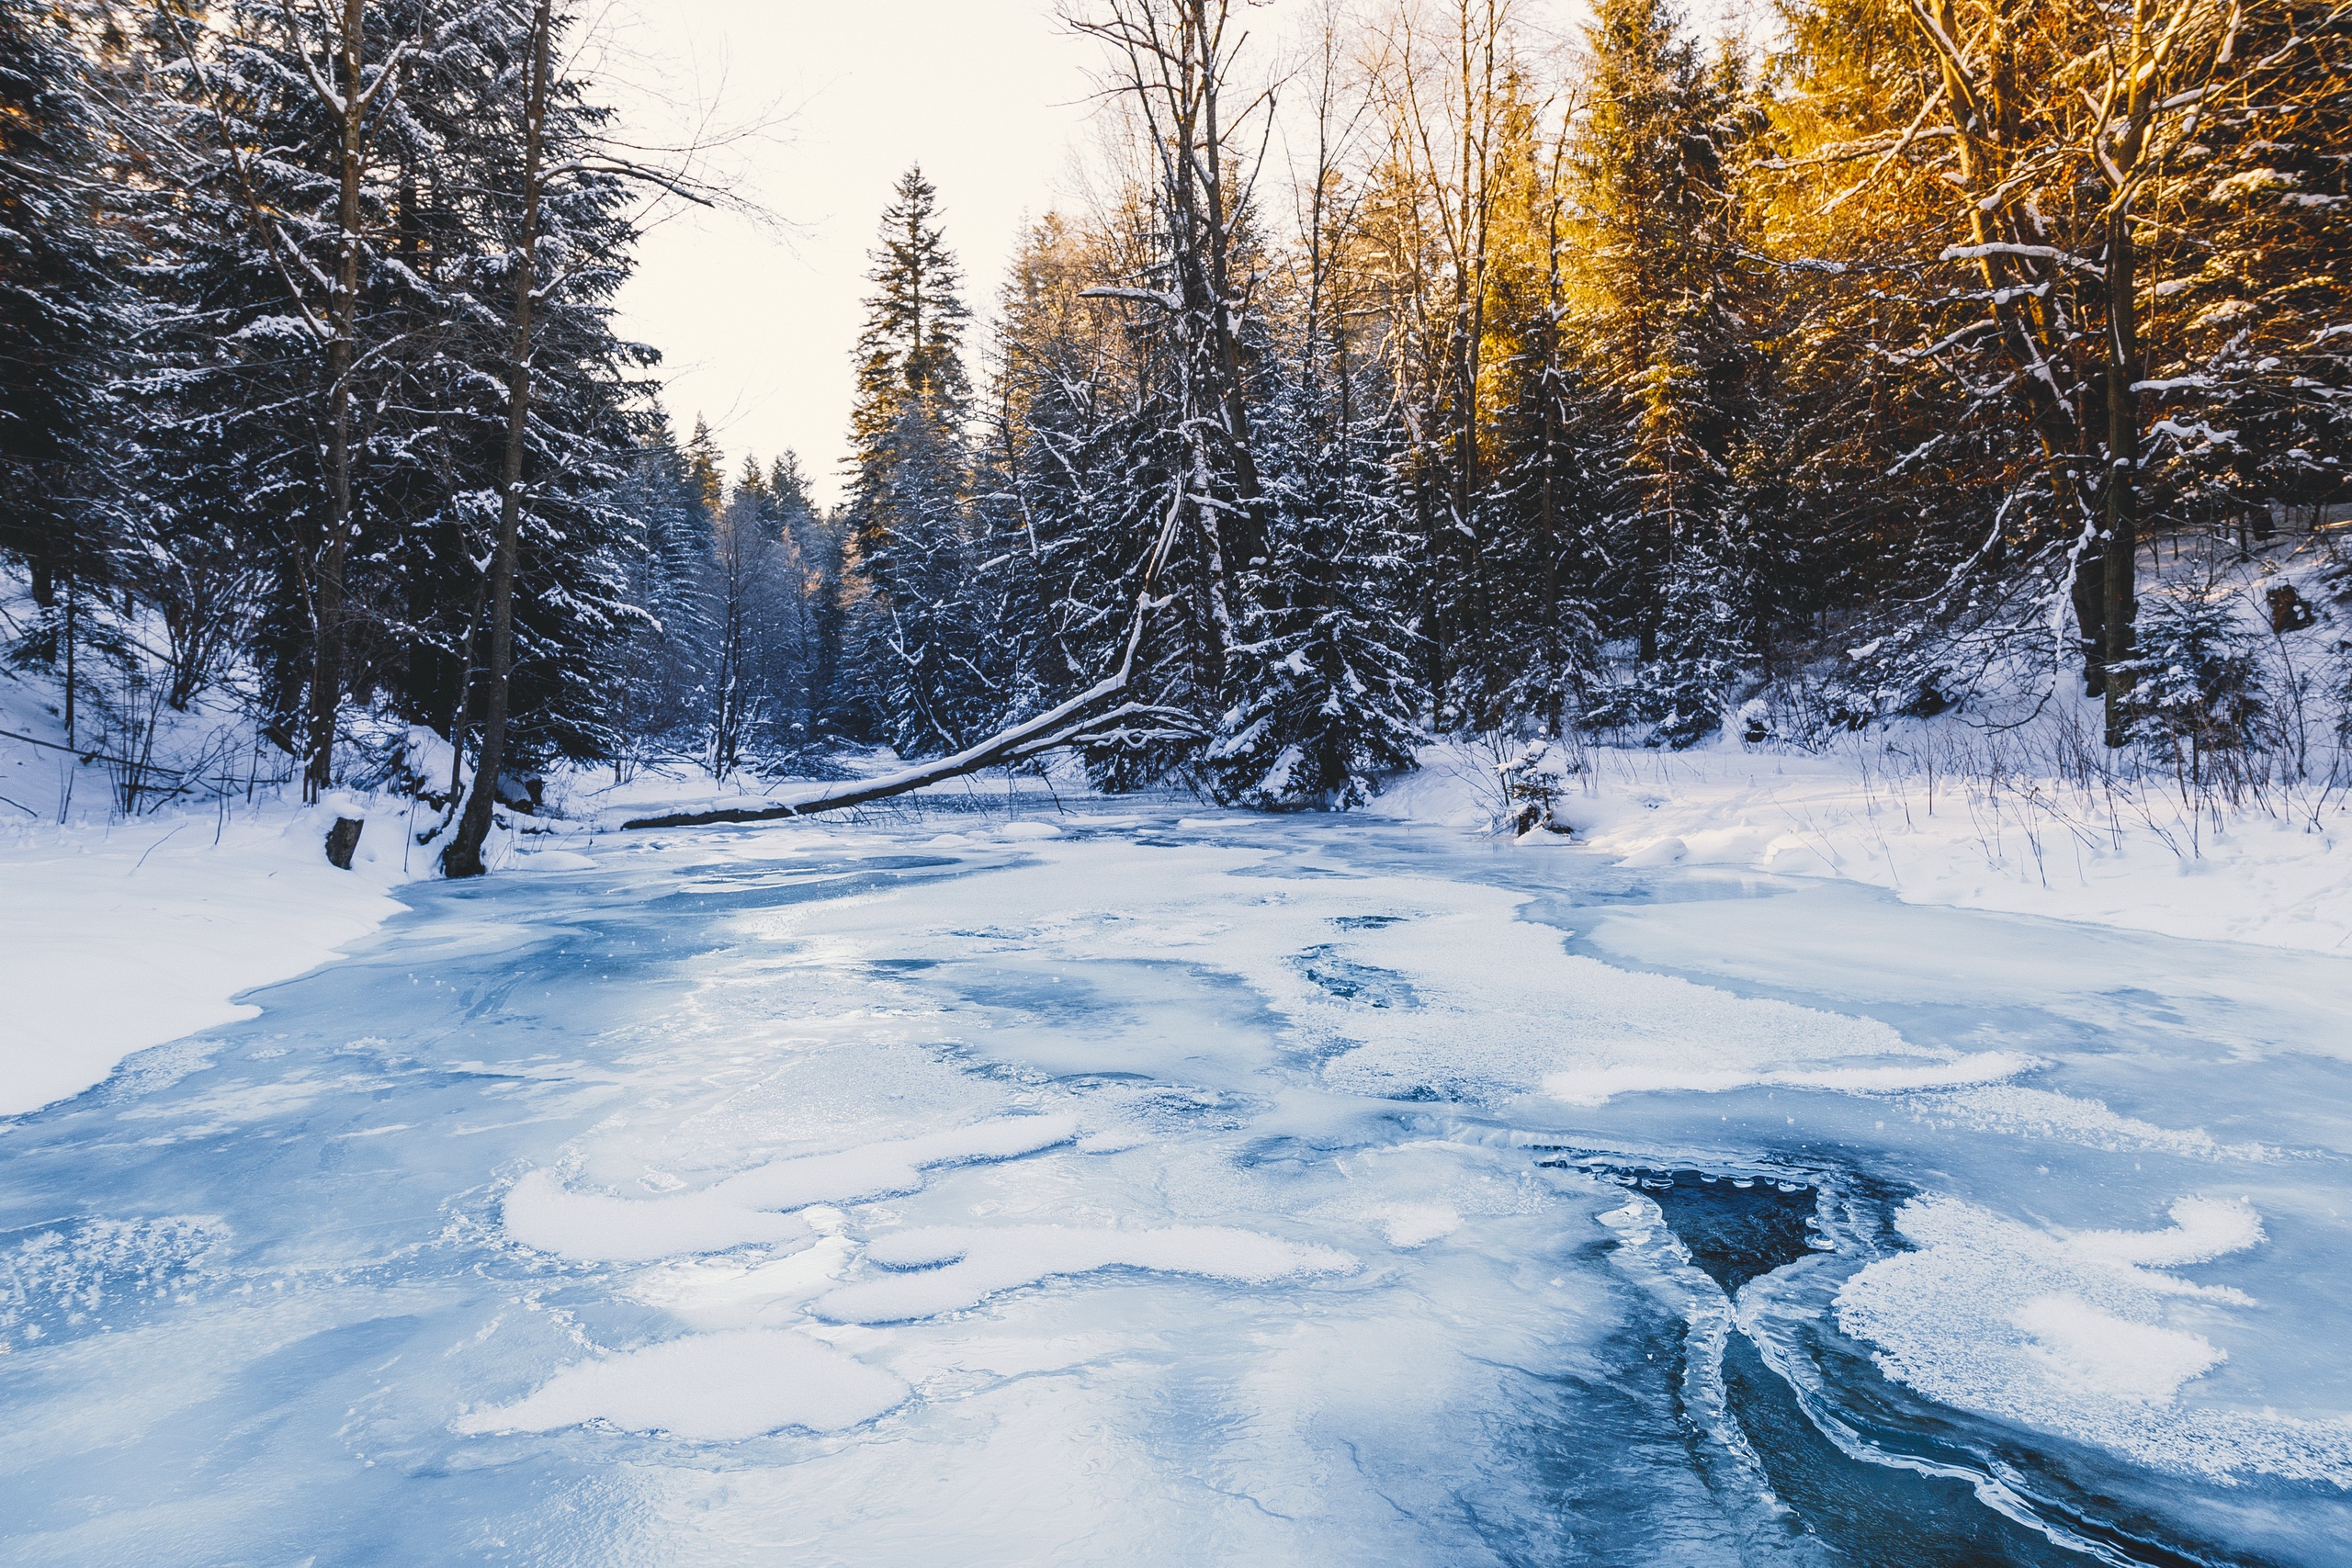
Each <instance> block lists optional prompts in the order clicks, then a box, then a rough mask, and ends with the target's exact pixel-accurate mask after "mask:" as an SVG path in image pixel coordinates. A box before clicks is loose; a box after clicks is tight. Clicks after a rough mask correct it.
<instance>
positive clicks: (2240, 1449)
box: [0, 802, 2352, 1568]
mask: <svg viewBox="0 0 2352 1568" xmlns="http://www.w3.org/2000/svg"><path fill="white" fill-rule="evenodd" d="M959 823H960V824H961V830H960V831H943V829H952V828H956V827H957V826H958V825H959ZM593 853H594V863H593V864H591V863H587V862H584V861H579V860H577V858H576V857H563V856H549V857H547V858H548V861H551V862H552V861H563V860H567V859H569V860H570V861H571V864H570V866H569V869H562V870H554V871H543V872H538V873H535V874H514V875H503V876H500V877H496V878H493V879H491V880H490V881H488V882H484V883H478V884H472V885H461V886H451V885H430V886H419V887H416V888H413V889H412V890H410V892H409V893H408V894H407V895H406V897H408V898H409V900H410V901H411V903H412V904H413V906H414V908H413V913H412V914H410V915H407V916H405V917H402V918H401V919H397V920H395V921H394V922H393V923H392V924H390V926H388V927H387V928H385V930H384V931H382V932H381V933H380V934H379V936H377V937H376V938H374V939H372V940H371V941H369V942H367V943H366V944H364V945H363V946H362V947H361V948H360V949H358V950H357V951H356V953H354V955H353V956H352V957H350V958H349V959H348V960H347V961H345V962H342V963H339V964H334V965H333V966H331V967H328V968H325V969H322V970H320V971H318V972H316V973H314V974H312V975H311V976H306V977H304V978H302V979H300V980H297V981H293V982H291V983H288V984H287V985H283V986H278V987H272V988H270V989H267V990H266V991H263V992H260V993H257V994H255V995H254V997H253V998H252V999H253V1000H254V1001H257V1002H259V1003H260V1004H261V1005H262V1006H263V1008H264V1009H265V1010H264V1012H263V1013H262V1015H261V1016H260V1017H258V1018H255V1019H254V1020H253V1021H250V1022H248V1023H243V1024H239V1025H235V1026H232V1027H229V1028H225V1029H220V1030H216V1031H212V1032H207V1033H205V1034H203V1035H200V1036H198V1037H195V1038H192V1039H189V1040H187V1041H184V1042H180V1043H175V1044H173V1045H169V1046H164V1047H162V1048H160V1049H157V1050H153V1051H150V1052H147V1053H145V1054H143V1055H140V1056H137V1057H134V1058H132V1059H131V1061H130V1063H128V1064H127V1065H126V1066H125V1067H124V1068H123V1070H122V1071H121V1072H119V1074H118V1075H117V1076H116V1077H114V1079H113V1080H111V1081H110V1082H109V1083H107V1084H106V1085H104V1086H102V1087H101V1088H99V1089H94V1090H92V1091H91V1092H89V1093H87V1094H85V1095H83V1096H82V1097H80V1098H79V1099H76V1100H70V1101H67V1102H65V1103H62V1104H60V1105H57V1106H53V1107H51V1109H49V1110H48V1111H43V1112H41V1113H40V1114H38V1115H34V1116H29V1117H25V1118H21V1119H19V1120H17V1121H16V1122H8V1123H0V1350H5V1352H6V1353H5V1354H0V1562H6V1563H25V1564H40V1565H43V1568H63V1565H69V1564H92V1565H97V1564H107V1565H118V1564H123V1563H155V1564H170V1565H182V1564H187V1565H196V1564H216V1563H217V1564H230V1563H237V1564H298V1563H312V1564H317V1565H320V1568H326V1565H333V1564H347V1563H386V1564H403V1565H406V1564H437V1563H478V1562H479V1563H492V1562H495V1563H508V1562H511V1563H583V1564H584V1563H598V1564H605V1563H612V1564H639V1563H644V1564H654V1563H660V1564H673V1563H674V1564H700V1563H745V1564H752V1563H758V1564H775V1563H790V1564H795V1565H803V1564H829V1563H842V1564H858V1565H861V1568H877V1565H878V1568H895V1565H898V1564H922V1565H925V1568H939V1565H957V1564H981V1563H1001V1564H1008V1565H1012V1564H1038V1563H1114V1562H1116V1563H1154V1562H1165V1563H1170V1564H1204V1563H1249V1564H1252V1565H1259V1564H1283V1563H1297V1564H1314V1565H1343V1564H1344V1565H1348V1568H1362V1565H1367V1564H1386V1563H1397V1564H1406V1563H1430V1564H1481V1563H1513V1564H1517V1563H1531V1564H1532V1563H1555V1562H1557V1563H1623V1564H1629V1565H1631V1564H1639V1565H1650V1564H1670V1565H1676V1568H1686V1565H1687V1568H1702V1565H1707V1564H1718V1563H1720V1564H1737V1563H1776V1562H1792V1563H1811V1562H1853V1563H1859V1564H1867V1565H1870V1568H1902V1565H1906V1564H1951V1565H1954V1568H1960V1565H1963V1564H1968V1565H1973V1564H1997V1563H2045V1562H2069V1563H2071V1562H2111V1563H2122V1562H2144V1563H2180V1562H2245V1563H2270V1562H2277V1563H2297V1564H2324V1563H2337V1564H2340V1563H2343V1562H2346V1561H2347V1560H2352V1547H2347V1546H2346V1542H2347V1541H2352V1506H2347V1503H2352V1490H2347V1488H2352V1355H2347V1354H2346V1350H2345V1347H2346V1346H2347V1345H2352V1223H2347V1217H2348V1216H2352V1167H2347V1164H2346V1155H2347V1153H2348V1152H2352V1117H2348V1116H2347V1109H2348V1108H2352V1023H2347V1021H2352V958H2338V957H2327V956H2313V955H2300V954H2293V953H2282V952H2274V951H2268V950H2262V949H2254V948H2233V947H2225V946H2220V945H2216V944H2210V943H2202V944H2200V943H2188V942H2176V941H2170V940H2167V939H2164V938H2159V937H2154V936H2145V935H2138V934H2129V933H2119V932H2112V931H2098V930H2094V929H2091V928H2086V927H2075V926H2065V925H2060V924H2055V923H2049V922H2037V921H2032V920H2027V919H2016V918H2009V917H2001V916H1992V915H1974V914H1965V913H1956V912H1952V911H1949V910H1937V909H1928V908H1908V907H1905V906H1903V905H1901V904H1899V903H1897V902H1895V901H1894V900H1893V899H1891V898H1888V897H1883V896H1882V895H1879V894H1876V893H1872V892H1870V891H1867V890H1862V889H1859V888H1856V887H1852V886H1845V885H1834V884H1822V883H1805V882H1797V881H1770V880H1764V879H1756V878H1731V877H1715V878H1711V877H1705V876H1702V875H1699V874H1689V873H1679V872H1656V871H1631V870H1624V869H1618V868H1612V867H1611V866H1610V865H1608V864H1607V863H1605V862H1602V861H1600V860H1599V859H1597V858H1595V857H1592V856H1590V855H1588V854H1585V853H1583V852H1578V851H1576V850H1573V849H1568V848H1565V847H1559V846H1545V847H1543V848H1540V849H1537V848H1518V847H1514V846H1511V845H1509V844H1507V843H1501V842H1496V841H1492V840H1481V839H1476V838H1471V837H1467V836H1464V835H1461V834H1457V833H1453V832H1448V831H1442V830H1437V829H1426V828H1418V829H1415V828H1405V827H1400V826H1397V825H1393V824H1382V823H1377V822H1367V821H1360V820H1347V819H1336V818H1295V819H1282V820H1276V819H1271V818H1251V817H1244V816H1238V815H1234V816H1222V815H1216V816H1203V815H1200V814H1198V812H1197V810H1196V809H1195V808H1191V807H1182V808H1179V807H1157V806H1149V805H1144V806H1138V805H1136V804H1134V803H1116V802H1114V803H1109V804H1102V803H1088V804H1086V805H1084V806H1081V807H1076V808H1074V809H1073V811H1072V813H1071V814H1070V815H1069V816H1065V817H1058V818H1054V819H1052V821H1050V822H1048V821H1039V820H1030V821H1021V822H1012V823H1010V824H1007V823H1006V822H1005V821H1003V819H1002V818H998V819H997V820H996V821H995V823H994V825H993V826H990V825H989V824H988V823H987V822H986V821H985V820H983V819H980V818H944V817H942V816H939V815H932V816H930V817H928V818H912V817H898V818H888V819H886V820H885V822H884V823H883V825H881V826H874V825H865V826H848V825H838V826H834V825H822V824H798V825H788V826H784V827H779V828H775V829H765V830H745V829H716V830H710V831H707V832H700V833H694V832H672V833H667V834H652V835H629V836H626V837H623V838H618V839H607V840H600V841H599V842H598V844H597V845H596V846H595V848H594V852H593ZM0 1006H5V1003H4V1002H0Z"/></svg>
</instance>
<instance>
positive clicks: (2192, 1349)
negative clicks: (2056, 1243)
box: [2009, 1295, 2229, 1404]
mask: <svg viewBox="0 0 2352 1568" xmlns="http://www.w3.org/2000/svg"><path fill="white" fill-rule="evenodd" d="M2009 1321H2010V1322H2011V1323H2013V1324H2015V1325H2017V1326H2018V1327H2019V1328H2021V1329H2023V1330H2024V1331H2025V1332H2026V1333H2027V1334H2029V1335H2030V1336H2031V1337H2032V1340H2033V1343H2032V1346H2031V1350H2032V1353H2033V1354H2034V1356H2035V1357H2036V1358H2038V1359H2040V1360H2041V1362H2042V1364H2043V1365H2044V1366H2046V1367H2047V1368H2048V1369H2049V1370H2050V1371H2051V1372H2052V1375H2053V1376H2054V1377H2056V1378H2057V1379H2058V1380H2059V1381H2060V1382H2065V1383H2069V1384H2072V1385H2073V1386H2074V1387H2075V1388H2078V1389H2080V1390H2082V1391H2083V1392H2084V1393H2088V1394H2092V1395H2094V1396H2096V1395H2100V1394H2107V1395H2112V1396H2113V1397H2116V1398H2119V1399H2136V1400H2141V1401H2144V1402H2146V1403H2149V1404H2161V1403H2164V1402H2165V1401H2168V1400H2170V1399H2171V1398H2172V1396H2173V1395H2174V1394H2175V1393H2177V1392H2178V1390H2179V1388H2180V1385H2181V1384H2182V1383H2185V1382H2188V1380H2189V1379H2191V1378H2194V1377H2201V1376H2203V1375H2204V1374H2205V1373H2207V1372H2209V1371H2212V1370H2213V1369H2214V1368H2215V1367H2218V1366H2220V1365H2221V1364H2222V1362H2223V1361H2224V1360H2227V1359H2229V1358H2228V1356H2227V1354H2226V1353H2225V1352H2223V1351H2221V1350H2216V1349H2215V1348H2213V1342H2212V1341H2211V1340H2210V1339H2208V1338H2206V1337H2204V1336H2203V1335H2201V1334H2191V1333H2188V1332H2187V1331H2186V1330H2183V1329H2178V1328H2165V1327H2162V1326H2160V1325H2156V1324H2152V1323H2134V1322H2132V1321H2131V1319H2130V1318H2128V1317H2118V1316H2117V1315H2116V1314H2113V1313H2111V1312H2109V1311H2107V1310H2106V1309H2105V1308H2102V1307H2098V1306H2094V1305H2093V1304H2091V1303H2088V1302H2086V1301H2085V1300H2083V1299H2082V1298H2081V1297H2080V1296H2076V1295H2050V1296H2036V1297H2034V1298H2033V1300H2031V1301H2030V1302H2028V1303H2025V1304H2024V1305H2023V1306H2021V1307H2019V1308H2018V1310H2017V1311H2015V1312H2013V1313H2011V1314H2009Z"/></svg>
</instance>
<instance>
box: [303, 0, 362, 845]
mask: <svg viewBox="0 0 2352 1568" xmlns="http://www.w3.org/2000/svg"><path fill="white" fill-rule="evenodd" d="M366 21H367V18H366V6H365V0H344V4H343V37H342V38H341V39H339V40H338V41H339V42H340V43H341V45H342V47H341V49H340V50H339V51H337V52H338V53H339V54H340V56H341V59H340V60H339V62H338V64H339V65H340V67H341V73H342V77H343V123H342V125H341V127H340V128H339V130H338V138H337V140H338V144H337V147H336V155H337V162H338V175H339V176H340V180H341V188H340V190H339V191H338V194H337V197H336V202H335V226H336V229H337V231H338V237H339V241H340V246H341V250H340V254H338V256H337V257H336V265H335V279H334V307H333V312H334V313H333V319H332V321H331V322H330V333H331V335H330V336H329V337H328V339H327V526H326V537H325V538H324V539H322V541H320V547H319V552H318V558H317V561H316V563H315V564H314V566H313V568H312V570H311V623H312V626H311V629H312V634H313V637H314V638H315V643H314V646H313V649H312V660H311V715H310V724H309V731H310V733H309V734H308V735H307V736H306V737H305V739H307V740H308V742H309V750H310V758H309V761H308V762H307V764H306V765H305V766H304V768H303V771H302V798H303V799H304V800H311V801H314V800H316V799H318V798H319V796H320V795H322V793H324V792H325V791H326V790H328V789H330V788H332V787H334V737H335V718H336V716H337V715H338V714H339V713H340V712H341V710H342V706H343V621H344V614H343V610H344V582H343V574H344V567H345V563H346V561H347V560H348V559H349V557H350V552H351V516H352V501H351V373H352V357H353V356H352V336H353V334H354V333H356V331H357V328H358V320H359V238H360V236H359V222H360V210H359V197H360V184H361V179H362V176H363V175H364V173H365V170H364V167H363V156H362V154H363V153H364V152H365V138H366V136H367V110H368V106H367V100H366V98H365V97H364V96H363V94H364V92H365V90H366V86H367V84H366V82H365V81H364V80H363V78H362V76H361V69H362V64H363V62H362V60H361V58H360V57H361V54H362V52H363V51H364V50H365V47H366V41H367V39H366V33H365V30H364V29H365V27H366Z"/></svg>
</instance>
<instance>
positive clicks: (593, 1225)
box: [503, 1170, 809, 1263]
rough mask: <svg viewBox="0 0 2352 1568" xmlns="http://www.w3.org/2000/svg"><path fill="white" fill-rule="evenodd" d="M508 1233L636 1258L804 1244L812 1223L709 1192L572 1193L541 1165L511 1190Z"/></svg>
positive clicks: (620, 1259) (567, 1254)
mask: <svg viewBox="0 0 2352 1568" xmlns="http://www.w3.org/2000/svg"><path fill="white" fill-rule="evenodd" d="M503 1218H504V1220H505V1223H506V1234H507V1235H511V1236H513V1237H514V1238H515V1240H516V1241H519V1242H521V1243H522V1244H523V1245H524V1246H526V1247H536V1248H537V1249H538V1250H539V1251H541V1252H552V1253H554V1254H556V1255H557V1256H558V1257H560V1258H572V1259H574V1260H576V1261H579V1262H582V1263H635V1262H642V1261H645V1260H647V1259H650V1258H671V1257H674V1256H676V1255H677V1254H679V1253H682V1252H718V1251H721V1250H724V1249H725V1248H727V1247H741V1246H744V1245H746V1244H749V1243H752V1242H760V1243H765V1244H768V1245H771V1246H773V1245H775V1244H777V1243H780V1242H793V1241H797V1242H801V1243H804V1244H805V1243H806V1242H807V1241H808V1240H809V1224H808V1222H807V1221H806V1220H803V1219H801V1218H800V1217H799V1216H798V1215H797V1214H769V1213H761V1212H760V1211H759V1210H757V1209H754V1208H751V1207H749V1206H747V1205H745V1204H741V1203H729V1202H726V1201H722V1200H719V1199H717V1198H714V1197H713V1196H711V1195H710V1194H709V1193H707V1192H694V1193H687V1194H684V1195H682V1196H680V1197H675V1198H614V1197H610V1196H608V1195H606V1194H605V1193H601V1192H574V1191H571V1190H568V1189H567V1188H565V1187H564V1186H563V1184H562V1183H560V1181H558V1180H557V1179H555V1178H554V1177H553V1176H551V1175H549V1174H548V1172H546V1171H544V1170H534V1171H531V1172H528V1173H527V1174H526V1175H525V1176H524V1177H523V1179H521V1180H519V1181H517V1182H515V1185H514V1187H513V1188H512V1189H510V1190H508V1192H507V1194H506V1202H505V1206H504V1208H503Z"/></svg>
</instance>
